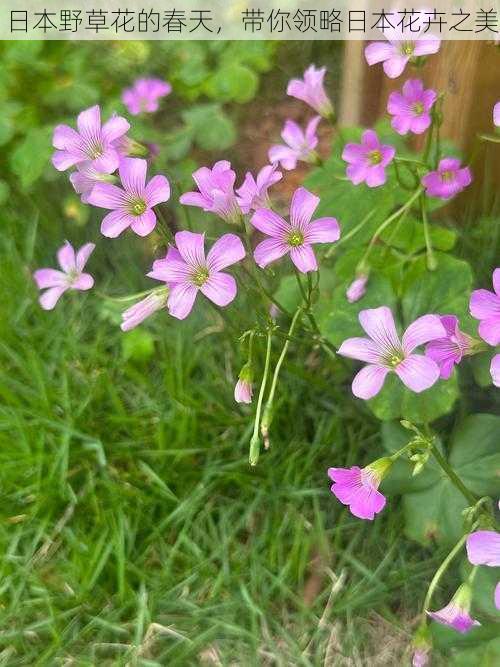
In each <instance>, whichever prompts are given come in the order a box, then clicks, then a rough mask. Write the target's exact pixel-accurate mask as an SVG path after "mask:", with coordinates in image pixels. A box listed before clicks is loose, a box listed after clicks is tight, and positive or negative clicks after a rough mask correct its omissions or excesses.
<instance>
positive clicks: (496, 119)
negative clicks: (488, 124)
mask: <svg viewBox="0 0 500 667" xmlns="http://www.w3.org/2000/svg"><path fill="white" fill-rule="evenodd" d="M493 124H494V125H496V126H497V127H500V102H497V103H496V104H495V106H494V107H493Z"/></svg>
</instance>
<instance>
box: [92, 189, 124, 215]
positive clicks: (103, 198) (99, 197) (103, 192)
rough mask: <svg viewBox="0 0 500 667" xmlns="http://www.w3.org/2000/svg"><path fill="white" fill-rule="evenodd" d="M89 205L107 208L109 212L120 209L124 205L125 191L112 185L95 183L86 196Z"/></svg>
mask: <svg viewBox="0 0 500 667" xmlns="http://www.w3.org/2000/svg"><path fill="white" fill-rule="evenodd" d="M88 202H89V204H92V205H93V206H99V207H100V208H108V209H111V210H117V209H122V208H124V207H125V205H126V195H125V191H124V190H122V189H121V188H119V187H118V186H117V185H113V184H112V183H96V184H95V185H94V187H93V188H92V192H91V193H90V194H89V196H88Z"/></svg>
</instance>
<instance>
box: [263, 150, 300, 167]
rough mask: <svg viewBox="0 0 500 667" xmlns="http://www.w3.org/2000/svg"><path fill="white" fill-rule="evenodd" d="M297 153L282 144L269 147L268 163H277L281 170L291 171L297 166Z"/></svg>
mask: <svg viewBox="0 0 500 667" xmlns="http://www.w3.org/2000/svg"><path fill="white" fill-rule="evenodd" d="M298 155H299V153H298V151H297V150H296V149H293V148H289V147H288V146H283V145H282V144H276V145H275V146H271V148H270V149H269V152H268V157H269V161H270V162H279V163H280V164H281V166H282V167H283V169H286V170H287V171H291V170H292V169H295V167H296V166H297V160H298Z"/></svg>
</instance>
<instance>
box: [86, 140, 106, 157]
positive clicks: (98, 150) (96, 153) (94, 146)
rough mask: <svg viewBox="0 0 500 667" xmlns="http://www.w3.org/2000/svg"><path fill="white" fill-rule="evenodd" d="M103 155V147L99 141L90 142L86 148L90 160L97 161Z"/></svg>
mask: <svg viewBox="0 0 500 667" xmlns="http://www.w3.org/2000/svg"><path fill="white" fill-rule="evenodd" d="M103 153H104V146H103V145H102V144H101V142H100V141H92V142H91V143H89V145H88V147H87V155H88V156H89V158H90V159H91V160H97V158H99V157H101V155H102V154H103Z"/></svg>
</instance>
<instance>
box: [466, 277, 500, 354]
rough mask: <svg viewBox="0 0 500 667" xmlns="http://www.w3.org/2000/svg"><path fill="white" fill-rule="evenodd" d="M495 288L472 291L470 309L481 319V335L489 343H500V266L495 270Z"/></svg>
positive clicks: (474, 315)
mask: <svg viewBox="0 0 500 667" xmlns="http://www.w3.org/2000/svg"><path fill="white" fill-rule="evenodd" d="M493 289H494V290H495V292H494V293H493V292H490V291H489V290H486V289H477V290H474V292H472V294H471V297H470V302H469V310H470V314H471V315H472V317H474V318H475V319H476V320H480V324H479V329H478V331H479V335H480V336H481V338H482V339H483V340H485V341H486V342H487V343H488V344H489V345H500V268H498V269H495V270H494V271H493Z"/></svg>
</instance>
